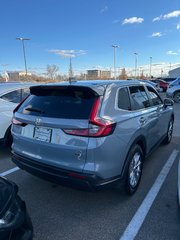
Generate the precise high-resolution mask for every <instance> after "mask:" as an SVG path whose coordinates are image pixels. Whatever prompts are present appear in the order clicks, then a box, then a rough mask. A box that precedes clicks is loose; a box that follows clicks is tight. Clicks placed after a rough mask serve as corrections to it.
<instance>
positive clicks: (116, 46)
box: [112, 45, 119, 80]
mask: <svg viewBox="0 0 180 240" xmlns="http://www.w3.org/2000/svg"><path fill="white" fill-rule="evenodd" d="M112 47H113V48H114V80H116V48H119V46H118V45H112Z"/></svg>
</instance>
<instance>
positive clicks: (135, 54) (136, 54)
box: [134, 52, 138, 79]
mask: <svg viewBox="0 0 180 240" xmlns="http://www.w3.org/2000/svg"><path fill="white" fill-rule="evenodd" d="M134 56H135V79H136V77H137V76H136V75H137V56H138V53H136V52H135V53H134Z"/></svg>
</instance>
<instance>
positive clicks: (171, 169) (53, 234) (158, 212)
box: [0, 104, 180, 240]
mask: <svg viewBox="0 0 180 240" xmlns="http://www.w3.org/2000/svg"><path fill="white" fill-rule="evenodd" d="M174 107H175V117H176V119H175V126H174V133H173V139H172V142H171V143H170V144H169V145H168V146H167V145H166V146H164V145H161V146H160V147H159V148H158V149H157V150H156V151H154V152H153V154H152V155H151V156H150V157H149V158H148V159H147V160H146V162H145V164H144V172H143V176H142V181H141V184H140V187H139V189H138V191H137V193H136V194H135V195H133V196H132V197H128V196H126V195H124V194H123V192H121V191H120V190H118V189H111V190H106V191H101V192H83V191H79V190H75V189H71V188H66V187H62V186H59V185H56V184H53V183H50V182H47V181H44V180H41V179H39V178H36V177H34V176H32V175H30V174H29V173H27V172H25V171H22V170H18V169H17V168H15V167H16V166H15V165H14V164H13V163H12V162H11V154H10V151H9V150H8V149H1V150H0V174H1V175H4V176H6V177H7V178H8V179H10V180H12V181H14V182H15V183H16V184H17V185H18V186H19V194H20V196H21V197H22V198H23V199H24V200H25V201H26V204H27V207H28V210H29V213H30V216H31V218H32V222H33V226H34V234H35V235H34V239H36V240H49V239H53V240H59V239H63V240H74V239H76V240H86V239H87V240H98V239H101V240H120V239H146V240H148V239H149V240H150V239H151V240H153V239H154V240H155V239H156V240H157V239H163V240H166V239H167V240H171V239H172V240H176V239H177V240H179V239H180V227H179V224H180V208H179V206H178V201H177V176H178V172H177V169H178V161H179V158H180V153H179V151H180V121H179V119H180V105H179V104H175V105H174ZM9 170H11V171H10V172H9Z"/></svg>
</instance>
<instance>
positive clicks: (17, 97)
mask: <svg viewBox="0 0 180 240" xmlns="http://www.w3.org/2000/svg"><path fill="white" fill-rule="evenodd" d="M21 95H22V94H21V89H18V90H14V91H12V92H9V93H6V94H4V95H3V96H1V98H2V99H3V100H5V101H8V102H13V103H19V102H20V101H21V99H22V97H21Z"/></svg>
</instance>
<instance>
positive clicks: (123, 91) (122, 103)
mask: <svg viewBox="0 0 180 240" xmlns="http://www.w3.org/2000/svg"><path fill="white" fill-rule="evenodd" d="M118 108H120V109H124V110H131V103H130V99H129V93H128V89H127V88H126V87H125V88H120V89H119V93H118Z"/></svg>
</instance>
